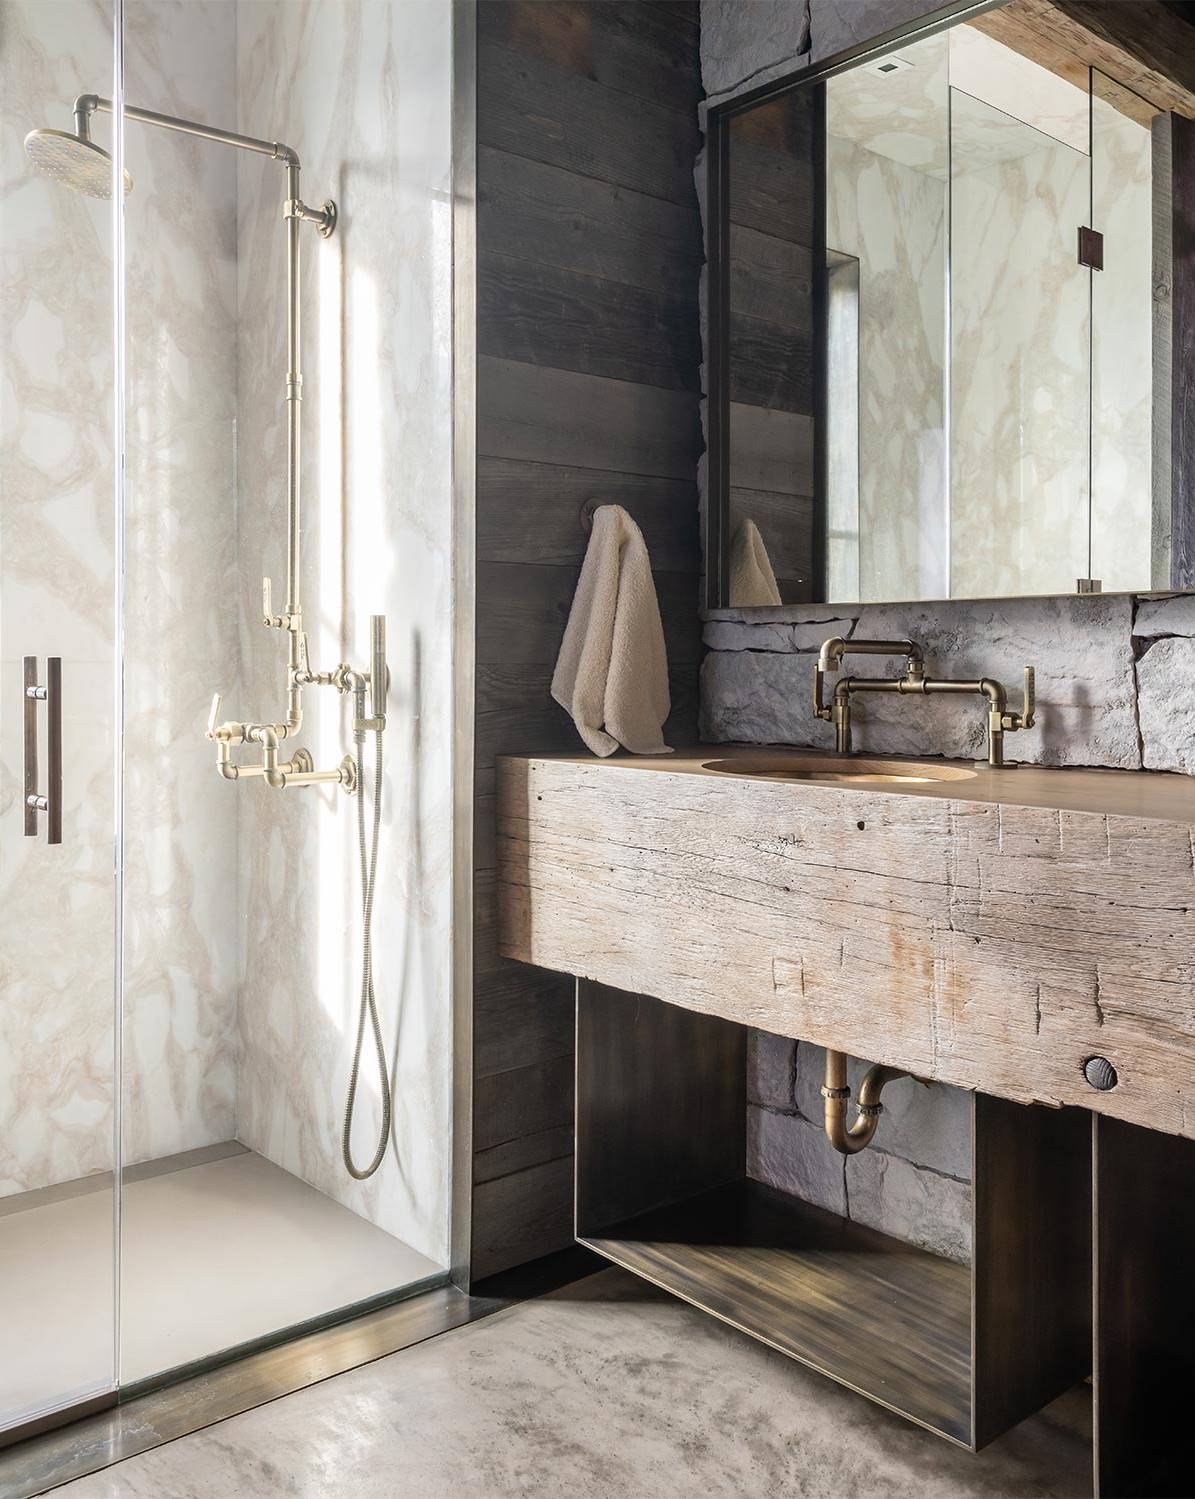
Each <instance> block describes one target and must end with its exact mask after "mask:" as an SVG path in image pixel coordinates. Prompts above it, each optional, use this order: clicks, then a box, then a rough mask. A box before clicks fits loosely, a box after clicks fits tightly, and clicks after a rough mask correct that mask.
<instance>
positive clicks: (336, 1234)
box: [0, 1144, 440, 1420]
mask: <svg viewBox="0 0 1195 1499" xmlns="http://www.w3.org/2000/svg"><path fill="white" fill-rule="evenodd" d="M223 1149H226V1150H227V1151H228V1152H229V1153H225V1154H223V1155H222V1156H220V1157H219V1158H217V1159H210V1160H203V1161H201V1162H200V1163H198V1164H187V1165H186V1166H185V1167H184V1168H183V1169H170V1170H162V1171H156V1172H155V1171H151V1170H150V1169H149V1168H145V1167H141V1168H135V1171H134V1172H133V1173H130V1175H131V1176H132V1178H133V1179H131V1180H128V1181H126V1183H125V1186H124V1193H123V1196H124V1206H123V1219H122V1224H121V1239H122V1247H123V1262H122V1267H121V1269H122V1285H123V1294H122V1298H121V1301H122V1304H121V1326H120V1349H119V1354H120V1372H121V1381H122V1382H123V1383H126V1384H127V1383H131V1382H133V1381H135V1380H139V1379H144V1378H146V1377H147V1376H149V1375H153V1374H157V1373H160V1372H161V1371H162V1370H165V1369H172V1368H176V1367H177V1366H179V1365H181V1364H187V1363H190V1362H191V1361H192V1360H195V1359H201V1358H206V1357H208V1356H209V1355H211V1354H213V1353H218V1352H220V1351H221V1350H223V1349H226V1348H232V1347H235V1346H237V1345H238V1344H240V1343H244V1342H248V1341H250V1340H252V1339H254V1338H260V1337H263V1336H265V1335H267V1334H270V1333H273V1332H276V1331H277V1330H279V1329H280V1328H287V1327H292V1326H294V1325H295V1324H297V1323H301V1322H305V1321H308V1320H309V1319H311V1318H313V1317H319V1316H323V1315H325V1314H326V1313H328V1312H333V1311H337V1310H339V1309H340V1308H341V1307H345V1306H350V1305H352V1304H353V1303H354V1302H357V1301H364V1300H367V1299H368V1298H369V1297H372V1296H377V1295H380V1294H382V1293H384V1292H387V1291H392V1290H395V1289H396V1288H398V1287H402V1286H407V1285H410V1284H412V1283H414V1282H416V1281H420V1280H425V1279H427V1278H428V1277H429V1276H436V1275H437V1274H439V1273H440V1271H439V1268H438V1267H437V1266H436V1265H434V1264H433V1263H432V1261H431V1260H429V1259H427V1258H426V1257H425V1256H424V1255H422V1254H419V1253H418V1252H417V1251H416V1250H414V1249H412V1248H411V1247H410V1245H408V1244H404V1243H403V1242H402V1241H401V1240H399V1239H395V1238H393V1237H392V1236H391V1235H390V1234H387V1233H385V1232H383V1230H382V1229H380V1228H376V1227H375V1226H374V1225H373V1224H372V1223H367V1222H366V1221H365V1219H364V1218H361V1217H358V1215H357V1214H356V1213H353V1212H350V1211H349V1209H348V1208H346V1207H342V1206H341V1205H340V1203H337V1202H333V1201H332V1200H331V1198H329V1197H325V1196H324V1195H323V1193H322V1192H317V1191H316V1189H315V1188H314V1187H311V1186H308V1184H307V1183H306V1182H303V1181H300V1180H299V1179H298V1177H295V1176H292V1175H291V1174H290V1173H289V1172H288V1171H283V1170H282V1168H281V1167H279V1166H275V1165H274V1164H273V1162H271V1161H267V1160H266V1159H265V1158H264V1157H263V1156H260V1155H257V1154H256V1153H255V1152H254V1151H251V1150H246V1149H245V1148H244V1147H243V1146H237V1145H235V1144H234V1145H232V1146H231V1147H225V1148H223ZM194 1154H195V1155H202V1154H203V1152H195V1153H194ZM178 1159H181V1158H178ZM87 1186H88V1184H87V1183H84V1184H82V1186H81V1187H80V1188H79V1189H78V1190H76V1191H74V1192H73V1193H69V1194H65V1195H64V1192H63V1190H62V1189H54V1190H52V1191H50V1192H45V1193H37V1192H34V1193H29V1194H28V1205H25V1204H23V1203H22V1201H21V1199H7V1200H6V1202H5V1204H4V1207H5V1211H4V1212H3V1214H0V1420H8V1419H18V1418H20V1417H23V1416H28V1415H29V1414H31V1413H35V1412H38V1411H40V1410H42V1409H44V1408H47V1407H50V1406H53V1405H54V1404H56V1403H60V1402H61V1401H62V1399H63V1398H64V1397H65V1396H68V1395H70V1394H72V1393H73V1392H78V1391H84V1390H87V1389H88V1388H89V1387H95V1388H102V1387H104V1385H105V1384H109V1383H110V1382H111V1378H112V1368H113V1361H114V1345H113V1333H114V1327H113V1304H112V1303H113V1263H112V1261H113V1254H112V1193H111V1190H110V1189H109V1190H86V1188H87Z"/></svg>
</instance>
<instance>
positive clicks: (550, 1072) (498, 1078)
mask: <svg viewBox="0 0 1195 1499" xmlns="http://www.w3.org/2000/svg"><path fill="white" fill-rule="evenodd" d="M474 1107H475V1111H476V1117H475V1123H474V1128H473V1148H474V1149H475V1150H488V1149H490V1148H491V1147H492V1146H495V1145H504V1144H507V1143H508V1142H509V1141H511V1140H518V1139H521V1138H522V1137H523V1136H524V1135H534V1134H539V1133H540V1132H541V1131H544V1130H550V1129H555V1128H557V1127H559V1126H563V1125H570V1126H571V1124H572V1122H573V1059H572V1057H571V1055H566V1056H557V1057H551V1058H549V1059H548V1060H546V1061H539V1060H536V1061H534V1062H531V1063H530V1064H529V1065H527V1066H524V1067H513V1068H511V1069H510V1071H508V1072H492V1073H489V1074H488V1075H487V1076H485V1077H479V1078H478V1079H477V1080H476V1081H475V1083H474Z"/></svg>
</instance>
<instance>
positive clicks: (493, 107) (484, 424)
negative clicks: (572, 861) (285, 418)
mask: <svg viewBox="0 0 1195 1499" xmlns="http://www.w3.org/2000/svg"><path fill="white" fill-rule="evenodd" d="M478 21H479V27H478V180H477V198H478V223H477V264H478V278H477V281H478V298H479V303H480V314H479V325H480V326H479V338H480V343H481V352H480V356H479V359H478V369H477V448H478V469H477V534H478V561H479V567H478V578H477V599H476V620H477V656H478V667H477V673H476V680H477V734H476V744H475V818H474V835H475V836H474V868H475V871H476V883H475V899H474V916H475V926H474V929H475V964H476V971H475V1003H474V1014H473V1020H474V1064H475V1076H476V1077H477V1079H478V1093H477V1098H476V1100H475V1119H474V1137H475V1144H476V1145H477V1147H478V1148H477V1154H476V1158H475V1179H476V1181H477V1187H476V1190H475V1193H474V1199H473V1225H472V1226H473V1250H474V1265H473V1270H474V1273H475V1274H476V1275H484V1274H487V1273H490V1272H493V1271H497V1270H500V1269H504V1268H507V1267H509V1266H512V1265H516V1264H518V1263H520V1262H521V1261H524V1260H527V1259H530V1258H533V1257H535V1256H538V1255H541V1254H546V1253H548V1252H549V1251H551V1250H554V1249H558V1248H561V1247H562V1246H564V1245H566V1244H568V1243H570V1242H571V1238H572V1233H571V1228H572V1223H571V1218H572V1213H571V1208H572V1202H571V1197H572V1194H571V1184H572V1183H571V1160H570V1159H568V1158H567V1156H566V1155H565V1154H564V1152H565V1151H566V1150H567V1151H568V1154H569V1155H571V1144H570V1142H569V1141H568V1140H566V1139H565V1134H566V1131H565V1128H564V1126H563V1125H562V1124H561V1123H560V1122H559V1120H557V1121H556V1122H552V1119H551V1108H550V1107H549V1105H550V1104H552V1103H553V1102H554V1101H553V1100H552V1099H550V1098H549V1097H548V1096H546V1095H545V1094H544V1092H543V1090H542V1089H541V1088H539V1086H538V1085H539V1084H540V1083H542V1082H543V1081H544V1080H545V1079H548V1078H554V1079H555V1083H556V1084H557V1085H559V1084H561V1077H562V1071H561V1069H562V1067H563V1065H565V1064H566V1063H567V1060H568V1058H569V1057H570V1056H571V1051H572V1036H571V1025H572V1005H571V1002H570V1001H571V984H570V983H569V981H568V980H566V979H564V978H562V977H561V976H560V975H559V974H555V973H547V972H541V973H534V972H529V971H527V970H526V969H521V968H519V967H518V966H517V965H514V964H511V963H509V962H508V961H507V960H505V959H502V958H501V957H499V956H498V954H497V952H496V948H495V935H496V934H495V917H496V912H495V910H494V904H493V903H494V899H495V890H494V881H493V877H492V873H491V871H492V866H493V861H494V857H495V854H494V839H493V833H494V805H495V795H494V781H493V776H494V770H493V763H494V756H495V755H496V754H497V753H499V752H500V751H503V750H526V749H539V750H542V749H545V748H549V747H552V746H558V747H561V748H565V747H568V748H574V747H575V746H576V745H577V743H578V739H577V736H576V730H575V729H574V728H573V726H572V724H571V723H570V721H569V719H568V717H567V715H566V714H565V713H564V711H563V710H562V709H560V708H559V707H558V706H557V705H556V704H555V703H553V702H552V700H551V698H550V696H549V692H548V684H549V682H550V680H551V674H552V665H553V662H554V661H555V657H556V651H557V648H558V646H559V642H560V636H561V634H562V632H563V629H564V622H565V618H566V616H567V612H568V606H569V603H570V602H571V597H572V589H573V584H574V582H575V579H576V576H577V571H578V569H579V566H580V563H581V558H582V556H583V554H584V547H585V542H586V536H585V533H584V532H583V531H582V529H581V526H580V523H579V518H578V512H579V510H580V506H581V503H582V501H583V500H588V499H609V500H614V501H617V502H620V503H623V504H625V505H626V506H627V508H628V509H629V510H630V512H631V514H632V515H634V516H635V517H636V519H637V520H639V522H640V524H641V525H642V526H643V528H644V532H645V535H646V536H647V540H648V545H649V548H650V549H651V553H652V560H653V565H654V566H655V567H656V568H657V569H658V570H659V571H658V580H659V588H660V592H661V596H662V605H663V612H664V615H665V620H666V626H665V628H666V634H667V636H668V644H669V651H670V657H671V661H672V673H671V677H672V683H673V694H674V713H673V720H672V721H670V728H669V732H670V733H672V734H674V735H679V736H680V737H681V739H682V740H684V739H688V738H691V737H692V736H693V734H694V733H695V732H696V706H695V704H696V672H697V667H696V661H697V655H698V650H699V645H698V630H697V624H696V607H695V606H696V600H697V573H698V567H699V563H698V555H697V546H698V543H697V534H698V517H697V501H696V489H695V477H696V467H697V458H698V454H699V453H700V451H701V443H702V437H701V426H700V417H699V409H698V378H697V377H698V365H699V362H700V350H699V344H698V312H697V288H698V283H699V277H700V268H701V263H702V259H703V246H702V236H701V226H700V221H699V218H698V214H697V200H696V192H695V188H694V182H693V163H694V158H695V156H696V153H697V150H698V148H699V144H700V136H699V131H698V123H697V101H698V98H699V96H700V70H699V67H698V42H699V32H698V10H697V5H696V3H695V0H662V3H652V4H638V3H635V4H623V3H620V0H510V3H506V0H504V3H501V4H499V3H487V4H483V5H482V6H481V7H479V17H478ZM510 356H513V357H510ZM527 1069H529V1070H527ZM499 1075H502V1078H503V1080H502V1081H497V1080H495V1081H494V1082H492V1083H490V1082H489V1081H488V1079H489V1078H490V1077H494V1078H495V1079H496V1078H497V1077H498V1076H499ZM520 1075H521V1076H523V1077H525V1078H526V1079H527V1080H528V1083H529V1086H528V1089H527V1095H528V1096H527V1097H520V1096H519V1093H518V1091H517V1085H518V1079H519V1077H520ZM561 1092H562V1094H563V1093H568V1094H569V1096H571V1090H570V1089H568V1088H564V1087H561Z"/></svg>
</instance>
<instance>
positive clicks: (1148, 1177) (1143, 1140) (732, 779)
mask: <svg viewBox="0 0 1195 1499" xmlns="http://www.w3.org/2000/svg"><path fill="white" fill-rule="evenodd" d="M844 773H845V774H846V775H847V776H848V777H849V778H848V779H842V778H841V777H842V776H843V774H844ZM498 844H499V879H500V888H499V902H500V947H501V951H502V952H503V953H504V954H505V955H506V956H508V957H511V958H516V959H521V960H522V961H524V962H527V963H532V964H536V965H538V966H540V967H545V968H550V969H556V970H559V971H562V972H566V973H570V974H574V975H576V976H577V978H578V979H579V980H580V982H579V984H578V1001H577V1111H576V1118H577V1125H576V1129H577V1140H576V1161H577V1167H576V1169H577V1179H576V1227H577V1236H578V1238H579V1239H580V1240H581V1241H582V1242H584V1243H586V1244H588V1245H590V1246H591V1247H592V1248H594V1249H596V1250H597V1251H598V1252H599V1253H602V1254H604V1255H605V1256H606V1257H607V1258H609V1259H611V1260H613V1261H615V1262H617V1263H619V1264H622V1265H624V1266H626V1267H627V1268H629V1269H631V1270H633V1271H635V1272H636V1273H638V1274H640V1275H643V1276H645V1277H646V1278H647V1279H649V1280H652V1281H654V1282H655V1283H657V1284H659V1285H661V1286H663V1287H665V1288H666V1289H668V1290H670V1291H672V1292H675V1293H676V1294H678V1295H680V1296H682V1297H684V1298H686V1299H687V1300H689V1301H691V1302H693V1303H694V1304H696V1305H698V1306H701V1307H704V1308H705V1309H706V1310H708V1311H710V1312H712V1313H713V1314H715V1315H716V1316H719V1317H721V1318H722V1319H724V1320H725V1321H728V1322H730V1323H732V1324H733V1325H735V1326H737V1327H740V1328H742V1329H743V1330H745V1331H746V1332H748V1333H750V1334H752V1335H753V1336H755V1337H757V1338H760V1339H762V1340H763V1341H765V1342H767V1343H769V1344H771V1345H772V1346H773V1347H776V1348H778V1349H780V1350H781V1351H782V1352H785V1353H787V1354H789V1355H791V1356H793V1357H795V1358H797V1359H800V1360H801V1361H802V1362H804V1363H807V1364H809V1365H811V1366H813V1367H814V1368H817V1369H819V1370H821V1371H823V1372H824V1373H826V1374H828V1375H830V1376H831V1377H832V1378H835V1379H838V1380H840V1381H841V1382H842V1383H844V1384H847V1385H849V1386H850V1387H851V1388H853V1389H856V1390H858V1391H860V1392H862V1393H864V1394H866V1395H868V1396H870V1397H871V1398H873V1399H876V1400H878V1401H880V1402H881V1403H883V1404H885V1405H888V1406H889V1407H890V1408H892V1409H894V1410H897V1411H899V1412H900V1413H901V1414H904V1415H906V1416H908V1417H909V1418H910V1419H912V1420H914V1421H916V1422H918V1423H919V1424H921V1425H923V1426H925V1427H927V1428H929V1429H931V1430H933V1431H936V1432H938V1433H939V1434H941V1435H942V1436H944V1437H946V1438H948V1439H950V1440H952V1441H955V1442H958V1443H960V1444H962V1445H964V1446H967V1447H971V1448H973V1449H974V1448H979V1447H981V1446H983V1445H984V1444H985V1443H986V1442H988V1441H990V1440H992V1438H994V1437H995V1436H997V1435H999V1434H1000V1432H1002V1431H1004V1430H1006V1429H1007V1428H1008V1427H1009V1426H1011V1425H1012V1424H1014V1423H1015V1422H1016V1421H1018V1420H1020V1419H1022V1418H1023V1417H1024V1416H1026V1415H1028V1414H1030V1413H1031V1412H1032V1411H1034V1410H1037V1409H1039V1408H1040V1407H1041V1406H1042V1405H1044V1404H1045V1403H1047V1402H1048V1401H1049V1400H1050V1399H1052V1398H1053V1397H1054V1396H1055V1395H1058V1394H1060V1393H1061V1392H1062V1391H1063V1390H1065V1389H1067V1388H1069V1387H1070V1386H1072V1385H1074V1384H1075V1383H1077V1382H1078V1381H1081V1380H1083V1379H1084V1378H1086V1377H1087V1376H1088V1375H1089V1374H1094V1396H1095V1417H1094V1423H1093V1424H1094V1446H1095V1492H1097V1493H1101V1494H1104V1495H1125V1494H1142V1495H1144V1494H1151V1495H1159V1494H1179V1493H1186V1492H1189V1484H1188V1483H1187V1475H1186V1473H1185V1472H1180V1471H1179V1470H1180V1467H1181V1466H1182V1463H1181V1456H1182V1452H1183V1451H1184V1450H1185V1447H1184V1443H1185V1438H1184V1436H1183V1432H1184V1429H1185V1428H1184V1424H1183V1415H1184V1413H1183V1411H1182V1402H1183V1387H1184V1383H1185V1377H1186V1376H1190V1375H1191V1374H1193V1373H1195V1360H1193V1359H1192V1355H1191V1352H1190V1350H1189V1347H1188V1342H1189V1340H1188V1339H1187V1337H1186V1336H1185V1332H1184V1331H1183V1329H1185V1328H1186V1327H1189V1326H1190V1325H1192V1319H1193V1318H1195V1277H1193V1276H1192V1275H1191V1274H1190V1269H1189V1267H1190V1263H1191V1262H1192V1260H1193V1259H1195V1193H1192V1192H1191V1190H1190V1186H1191V1185H1192V1184H1195V1144H1193V1143H1192V1141H1193V1140H1195V1065H1193V1063H1195V941H1193V938H1195V856H1193V850H1195V788H1192V787H1191V786H1190V784H1189V783H1188V782H1187V781H1186V780H1185V779H1184V778H1181V777H1177V776H1165V775H1154V774H1146V773H1126V772H1115V771H1087V770H1044V769H1035V768H1030V767H1024V766H1021V767H1014V768H1009V769H1002V770H991V769H987V768H985V767H976V766H974V765H972V764H970V763H966V764H963V763H957V764H956V763H951V762H945V761H934V762H924V763H922V762H909V761H885V760H877V759H874V758H869V759H861V758H860V759H853V758H844V759H841V760H837V761H834V760H827V759H826V757H811V756H803V755H802V753H801V752H799V751H793V752H788V753H777V752H776V751H774V750H762V749H761V750H756V749H745V748H744V749H732V748H726V747H720V748H714V747H706V748H703V749H698V750H694V751H687V752H682V753H678V754H676V755H673V756H670V757H667V758H660V759H637V758H633V757H625V758H619V759H616V760H610V761H595V760H593V759H590V758H588V757H552V758H510V759H506V760H504V761H502V762H501V763H500V766H499V839H498ZM749 1027H757V1028H760V1029H763V1030H768V1031H772V1032H774V1033H776V1034H779V1035H783V1036H790V1037H795V1038H797V1039H798V1040H801V1041H806V1042H813V1043H816V1044H818V1045H821V1046H825V1047H827V1048H832V1049H834V1050H839V1051H844V1052H848V1053H850V1054H851V1055H853V1056H856V1057H859V1058H863V1059H866V1060H869V1061H873V1062H880V1063H884V1064H886V1065H889V1066H892V1067H897V1068H901V1069H903V1070H905V1071H907V1072H909V1073H911V1074H913V1075H914V1076H916V1077H919V1078H922V1079H925V1080H927V1081H931V1082H932V1081H937V1082H943V1083H950V1084H953V1085H955V1086H958V1087H962V1088H965V1089H968V1090H970V1091H971V1092H972V1094H973V1108H972V1112H971V1124H972V1142H971V1144H972V1161H973V1180H972V1202H973V1253H972V1259H971V1263H970V1265H959V1264H956V1263H953V1262H951V1261H947V1260H943V1259H940V1258H938V1257H937V1256H934V1255H932V1254H929V1253H927V1252H925V1251H923V1250H920V1249H916V1248H913V1247H911V1246H910V1245H908V1244H905V1243H903V1242H901V1241H898V1240H895V1239H891V1238H888V1237H886V1236H885V1235H882V1234H879V1233H876V1232H874V1231H872V1230H869V1229H865V1228H862V1227H861V1226H860V1225H858V1224H853V1223H848V1222H846V1221H845V1220H842V1219H839V1218H837V1217H835V1216H834V1215H832V1214H828V1213H825V1212H823V1211H821V1210H819V1209H816V1208H813V1207H810V1206H808V1205H806V1204H804V1203H802V1202H800V1201H799V1200H798V1199H797V1198H795V1197H793V1196H790V1195H789V1194H786V1193H783V1192H778V1191H776V1190H774V1189H771V1188H767V1187H764V1186H762V1185H760V1184H758V1183H754V1182H751V1181H749V1180H747V1179H746V1165H745V1116H746V1094H745V1070H746V1035H747V1029H748V1028H749ZM1093 1062H1094V1063H1098V1065H1093ZM880 1128H881V1131H882V1128H883V1126H882V1122H881V1125H880ZM826 1149H827V1150H829V1149H830V1146H829V1144H828V1143H827V1145H826Z"/></svg>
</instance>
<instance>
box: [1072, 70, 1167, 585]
mask: <svg viewBox="0 0 1195 1499" xmlns="http://www.w3.org/2000/svg"><path fill="white" fill-rule="evenodd" d="M1155 136H1157V137H1158V140H1159V150H1158V155H1157V159H1156V160H1155V151H1154V139H1155ZM1168 138H1169V116H1168V115H1166V114H1164V113H1163V112H1162V111H1160V110H1158V109H1156V108H1155V107H1154V106H1153V105H1152V104H1150V103H1149V102H1148V101H1147V100H1145V99H1142V98H1141V96H1140V95H1139V94H1135V93H1133V92H1132V90H1131V89H1127V88H1125V87H1124V85H1123V84H1121V83H1118V82H1117V81H1116V80H1115V79H1112V78H1108V77H1106V76H1105V75H1104V74H1102V73H1100V72H1098V71H1097V70H1095V69H1093V70H1092V73H1091V218H1090V220H1089V222H1090V223H1091V224H1093V225H1095V227H1096V228H1097V229H1099V230H1100V232H1101V233H1102V234H1103V237H1104V243H1103V259H1104V267H1105V269H1104V270H1103V271H1100V272H1096V273H1094V274H1093V275H1092V278H1091V314H1092V316H1091V330H1092V344H1091V361H1092V364H1091V572H1090V576H1091V577H1093V578H1099V579H1100V582H1101V585H1102V587H1103V590H1104V592H1105V593H1107V592H1115V591H1118V590H1120V589H1130V588H1139V587H1140V586H1141V580H1142V579H1143V578H1150V579H1152V582H1153V586H1154V587H1155V588H1168V587H1169V586H1170V578H1171V525H1170V506H1171V499H1170V482H1169V481H1170V441H1171V434H1170V403H1169V401H1159V402H1157V409H1156V410H1155V409H1154V408H1155V403H1154V379H1155V374H1156V375H1157V377H1158V388H1159V390H1169V388H1170V371H1169V368H1168V365H1169V357H1170V356H1169V349H1170V328H1169V295H1168V288H1169V286H1170V282H1171V267H1170V249H1171V247H1170V244H1169V242H1168V238H1167V237H1166V235H1165V234H1164V235H1163V243H1162V244H1160V245H1155V243H1154V226H1155V224H1159V223H1160V224H1163V225H1164V224H1168V222H1169V210H1170V201H1169V185H1170V183H1169V166H1168V163H1167V162H1166V160H1165V152H1166V146H1167V142H1168ZM1155 284H1156V286H1157V288H1158V295H1157V297H1156V299H1155V295H1154V287H1155ZM1155 359H1158V360H1164V361H1165V365H1163V366H1162V367H1161V368H1158V369H1157V370H1155V366H1154V360H1155ZM1155 423H1156V424H1157V431H1156V434H1155ZM1155 437H1156V441H1155ZM1147 515H1152V517H1153V523H1152V525H1151V526H1148V527H1147V526H1145V525H1143V524H1142V518H1143V517H1144V516H1147Z"/></svg>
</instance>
